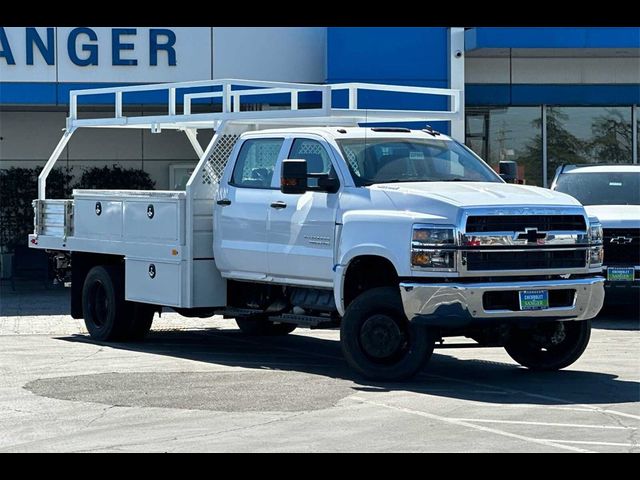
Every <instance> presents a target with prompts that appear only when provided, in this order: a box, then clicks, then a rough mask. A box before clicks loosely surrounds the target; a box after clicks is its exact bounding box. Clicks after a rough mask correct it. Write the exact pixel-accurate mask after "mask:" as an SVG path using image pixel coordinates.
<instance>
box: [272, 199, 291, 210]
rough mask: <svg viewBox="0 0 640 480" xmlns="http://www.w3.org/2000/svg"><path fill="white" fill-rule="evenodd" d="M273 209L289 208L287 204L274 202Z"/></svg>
mask: <svg viewBox="0 0 640 480" xmlns="http://www.w3.org/2000/svg"><path fill="white" fill-rule="evenodd" d="M271 208H277V209H281V208H287V204H286V203H284V202H282V201H278V202H273V203H272V204H271Z"/></svg>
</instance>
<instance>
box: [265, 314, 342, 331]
mask: <svg viewBox="0 0 640 480" xmlns="http://www.w3.org/2000/svg"><path fill="white" fill-rule="evenodd" d="M269 320H271V321H272V322H280V323H293V324H295V325H298V326H299V327H308V328H333V327H337V326H338V325H339V323H338V321H337V320H333V319H331V318H327V317H314V316H311V315H293V314H290V313H283V314H282V315H278V316H272V317H269Z"/></svg>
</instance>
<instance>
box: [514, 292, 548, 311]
mask: <svg viewBox="0 0 640 480" xmlns="http://www.w3.org/2000/svg"><path fill="white" fill-rule="evenodd" d="M518 303H519V304H520V310H521V311H528V310H548V309H549V290H544V289H536V290H520V291H519V292H518Z"/></svg>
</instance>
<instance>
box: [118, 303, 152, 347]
mask: <svg viewBox="0 0 640 480" xmlns="http://www.w3.org/2000/svg"><path fill="white" fill-rule="evenodd" d="M125 303H127V304H128V306H129V315H130V322H131V325H130V328H129V333H128V335H127V337H126V340H129V341H133V342H139V341H142V340H144V338H145V337H146V336H147V334H148V333H149V330H151V325H152V324H153V316H154V315H155V313H156V312H155V307H154V306H153V305H149V304H146V303H137V302H125Z"/></svg>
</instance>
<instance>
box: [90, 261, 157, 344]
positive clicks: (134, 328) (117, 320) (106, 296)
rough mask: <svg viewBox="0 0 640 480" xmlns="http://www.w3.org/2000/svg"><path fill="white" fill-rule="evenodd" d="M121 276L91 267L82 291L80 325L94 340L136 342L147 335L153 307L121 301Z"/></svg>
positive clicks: (114, 269) (118, 271)
mask: <svg viewBox="0 0 640 480" xmlns="http://www.w3.org/2000/svg"><path fill="white" fill-rule="evenodd" d="M123 277H124V275H123V274H122V270H121V269H120V268H118V267H116V266H113V265H104V266H98V267H93V268H92V269H91V270H90V271H89V273H88V274H87V276H86V278H85V281H84V285H83V288H82V311H83V316H84V323H85V325H86V327H87V330H88V331H89V334H90V335H91V338H93V339H94V340H98V341H102V342H114V341H120V342H128V341H140V340H142V339H144V337H145V336H146V335H147V333H149V330H150V329H151V324H152V323H153V316H154V313H155V310H154V306H153V305H148V304H144V303H137V302H127V301H126V300H125V299H124V278H123Z"/></svg>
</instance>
